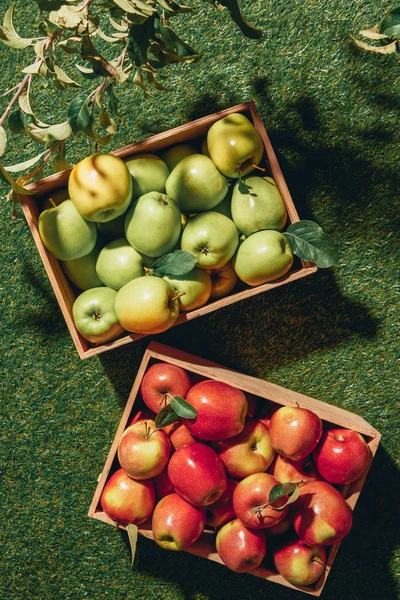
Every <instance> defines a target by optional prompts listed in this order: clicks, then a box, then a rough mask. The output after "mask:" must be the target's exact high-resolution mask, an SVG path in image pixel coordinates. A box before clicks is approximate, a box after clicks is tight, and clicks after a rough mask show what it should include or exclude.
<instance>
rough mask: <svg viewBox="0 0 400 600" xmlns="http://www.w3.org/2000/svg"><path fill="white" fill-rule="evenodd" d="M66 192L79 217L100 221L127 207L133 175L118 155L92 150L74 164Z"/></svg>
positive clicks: (116, 215)
mask: <svg viewBox="0 0 400 600" xmlns="http://www.w3.org/2000/svg"><path fill="white" fill-rule="evenodd" d="M68 192H69V197H70V198H71V200H72V202H73V203H74V204H75V208H76V209H77V211H78V212H79V214H80V215H82V217H84V218H85V219H87V220H88V221H96V222H99V223H103V222H105V221H111V219H115V217H118V216H119V215H122V214H123V213H124V212H125V211H126V210H127V208H128V206H129V204H130V202H131V199H132V177H131V174H130V173H129V170H128V168H127V166H126V165H125V163H124V161H123V160H122V159H121V158H118V156H114V155H113V154H95V155H93V156H87V157H86V158H84V159H83V160H81V161H80V162H78V163H77V164H76V165H75V166H74V168H73V169H72V171H71V174H70V176H69V179H68Z"/></svg>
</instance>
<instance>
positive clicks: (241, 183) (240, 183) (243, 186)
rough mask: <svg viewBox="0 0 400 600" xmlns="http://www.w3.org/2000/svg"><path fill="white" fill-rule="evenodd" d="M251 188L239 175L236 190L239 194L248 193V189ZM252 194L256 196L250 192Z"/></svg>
mask: <svg viewBox="0 0 400 600" xmlns="http://www.w3.org/2000/svg"><path fill="white" fill-rule="evenodd" d="M252 189H253V188H252V187H251V185H247V183H245V182H244V181H243V179H242V178H241V177H239V181H238V190H239V192H240V193H241V194H250V190H252ZM252 195H254V196H256V195H257V194H252Z"/></svg>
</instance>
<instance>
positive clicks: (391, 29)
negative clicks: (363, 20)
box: [352, 7, 400, 54]
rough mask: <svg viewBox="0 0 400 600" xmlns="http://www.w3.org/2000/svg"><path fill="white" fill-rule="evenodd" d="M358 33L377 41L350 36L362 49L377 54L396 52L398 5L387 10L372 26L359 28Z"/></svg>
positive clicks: (399, 27)
mask: <svg viewBox="0 0 400 600" xmlns="http://www.w3.org/2000/svg"><path fill="white" fill-rule="evenodd" d="M360 35H362V36H363V37H365V38H367V39H369V40H373V41H374V42H377V44H376V45H375V44H368V43H366V42H363V41H361V40H358V39H356V38H354V37H353V36H352V37H353V40H354V42H355V44H356V45H357V46H358V47H359V48H362V49H363V50H367V51H368V52H375V53H377V54H394V53H395V52H398V51H399V49H400V7H398V8H394V9H393V10H391V11H389V12H388V13H387V14H386V15H385V16H384V18H383V19H382V21H381V22H380V23H378V24H377V25H375V26H374V27H371V28H370V29H363V30H361V31H360Z"/></svg>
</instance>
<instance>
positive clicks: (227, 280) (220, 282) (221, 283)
mask: <svg viewBox="0 0 400 600" xmlns="http://www.w3.org/2000/svg"><path fill="white" fill-rule="evenodd" d="M209 273H210V277H211V295H210V298H212V299H213V300H218V298H225V296H228V294H230V293H231V292H232V291H233V290H234V288H235V286H236V283H237V281H238V276H237V274H236V271H235V269H234V268H233V265H232V261H231V260H230V261H228V262H227V263H226V264H225V265H224V266H223V267H220V268H219V269H211V270H210V271H209Z"/></svg>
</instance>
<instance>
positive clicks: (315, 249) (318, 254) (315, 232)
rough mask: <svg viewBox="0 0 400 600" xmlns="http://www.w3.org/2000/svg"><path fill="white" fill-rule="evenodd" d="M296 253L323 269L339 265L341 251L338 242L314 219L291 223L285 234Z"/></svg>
mask: <svg viewBox="0 0 400 600" xmlns="http://www.w3.org/2000/svg"><path fill="white" fill-rule="evenodd" d="M283 235H285V236H286V238H287V240H288V242H289V244H290V247H291V249H292V251H293V253H294V254H296V255H297V256H299V257H300V258H301V259H303V260H307V261H310V262H313V263H315V264H316V265H317V267H320V268H321V269H326V268H328V267H332V266H334V265H337V264H338V262H339V252H338V247H337V245H336V243H335V242H334V241H333V240H332V239H331V238H330V237H329V236H328V235H326V233H324V232H323V230H322V228H321V227H320V226H319V225H317V223H314V222H313V221H298V222H297V223H293V224H292V225H289V227H288V228H287V230H286V231H285V232H284V234H283Z"/></svg>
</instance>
